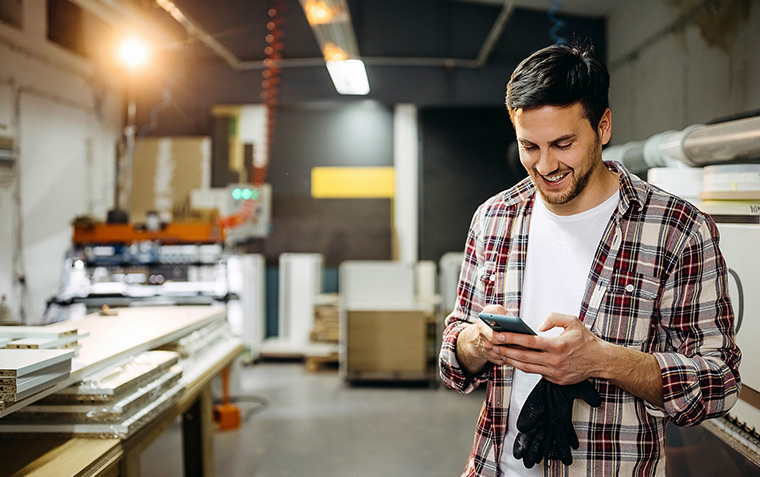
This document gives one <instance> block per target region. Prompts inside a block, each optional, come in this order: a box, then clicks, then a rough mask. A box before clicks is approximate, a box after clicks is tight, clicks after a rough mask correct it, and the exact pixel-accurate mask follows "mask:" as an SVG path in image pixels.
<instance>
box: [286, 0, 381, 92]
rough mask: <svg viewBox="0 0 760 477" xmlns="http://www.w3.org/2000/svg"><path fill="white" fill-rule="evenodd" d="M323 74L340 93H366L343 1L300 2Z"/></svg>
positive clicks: (303, 0) (359, 61)
mask: <svg viewBox="0 0 760 477" xmlns="http://www.w3.org/2000/svg"><path fill="white" fill-rule="evenodd" d="M300 2H301V7H303V10H304V13H305V14H306V20H307V21H308V22H309V25H311V29H312V31H313V32H314V36H315V37H316V38H317V43H319V47H320V49H321V50H322V56H323V57H324V59H325V64H326V65H327V71H329V73H330V78H331V79H332V81H333V84H334V85H335V89H336V90H338V93H340V94H368V93H369V80H368V79H367V71H366V70H365V69H364V63H363V62H362V61H361V60H360V59H359V58H360V57H359V48H358V47H357V45H356V35H355V34H354V28H353V26H352V25H351V15H350V14H349V11H348V5H347V3H346V0H300Z"/></svg>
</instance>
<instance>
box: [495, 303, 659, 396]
mask: <svg viewBox="0 0 760 477" xmlns="http://www.w3.org/2000/svg"><path fill="white" fill-rule="evenodd" d="M555 326H558V327H560V328H563V329H564V330H563V331H562V333H561V334H560V335H559V336H557V337H552V338H549V337H541V336H539V337H536V336H527V335H519V334H514V333H499V334H504V335H506V337H505V340H506V341H507V343H505V344H510V345H513V346H504V347H501V348H499V353H500V355H501V356H502V357H503V358H504V361H505V362H506V363H507V364H509V365H511V366H514V367H515V368H517V369H519V370H521V371H523V372H526V373H535V374H540V375H542V376H543V377H545V378H546V379H548V380H549V381H551V382H553V383H555V384H560V385H569V384H575V383H579V382H581V381H583V380H585V379H588V378H592V377H593V378H602V379H607V380H609V381H611V382H612V383H613V384H616V385H617V386H620V387H621V388H623V389H625V390H626V391H628V392H630V393H631V394H634V395H636V396H638V397H640V398H642V399H644V400H646V401H648V402H650V403H652V404H654V405H656V406H662V405H663V392H662V376H661V372H660V367H659V365H658V364H657V360H656V359H655V357H654V356H653V355H651V354H649V353H644V352H641V351H638V350H634V349H630V348H626V347H623V346H618V345H614V344H611V343H608V342H606V341H604V340H602V339H601V338H599V337H598V336H596V335H594V334H593V333H592V332H591V331H590V330H588V329H587V328H586V326H585V325H584V324H583V323H581V321H580V320H578V318H577V317H575V316H572V315H564V314H561V313H550V314H549V316H548V317H547V318H546V320H545V321H544V322H543V323H542V324H541V326H540V327H539V331H547V330H550V329H551V328H554V327H555ZM514 345H517V347H515V346H514ZM520 347H523V348H530V349H522V348H520Z"/></svg>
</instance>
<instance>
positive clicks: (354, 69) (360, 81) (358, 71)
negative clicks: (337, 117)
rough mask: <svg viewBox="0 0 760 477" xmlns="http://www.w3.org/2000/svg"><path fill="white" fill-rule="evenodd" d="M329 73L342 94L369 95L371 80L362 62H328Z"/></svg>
mask: <svg viewBox="0 0 760 477" xmlns="http://www.w3.org/2000/svg"><path fill="white" fill-rule="evenodd" d="M326 64H327V71H328V72H329V73H330V78H332V82H333V84H334V85H335V89H336V90H338V93H340V94H368V93H369V80H368V79H367V70H365V69H364V62H363V61H362V60H342V61H327V62H326Z"/></svg>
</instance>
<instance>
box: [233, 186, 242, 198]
mask: <svg viewBox="0 0 760 477" xmlns="http://www.w3.org/2000/svg"><path fill="white" fill-rule="evenodd" d="M242 194H243V191H241V190H240V189H239V188H235V189H232V198H233V199H235V200H240V197H241V195H242Z"/></svg>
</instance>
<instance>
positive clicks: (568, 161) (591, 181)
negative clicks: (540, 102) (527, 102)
mask: <svg viewBox="0 0 760 477" xmlns="http://www.w3.org/2000/svg"><path fill="white" fill-rule="evenodd" d="M513 121H514V126H515V133H516V135H517V142H518V144H519V148H520V162H522V165H523V166H524V167H525V169H526V170H527V171H528V174H529V175H530V177H531V179H532V180H533V183H534V184H535V185H536V187H537V189H538V192H539V193H540V194H541V198H542V199H543V200H544V202H545V203H546V206H547V208H548V209H549V210H551V211H552V212H554V213H555V214H558V215H571V214H577V213H579V212H583V211H584V210H588V209H590V208H593V207H595V206H596V205H599V204H600V203H602V202H603V201H604V200H605V199H607V198H608V197H609V195H610V193H611V191H612V190H613V189H611V187H617V176H616V174H614V173H611V172H610V171H609V170H607V168H606V167H605V166H604V164H603V163H602V145H603V144H606V143H607V141H609V138H610V134H611V131H612V113H611V112H610V110H609V109H608V110H607V111H605V113H604V115H603V116H602V119H601V121H600V122H599V126H598V127H597V128H596V129H594V128H592V127H591V124H590V123H589V121H588V119H587V118H586V116H585V114H584V111H583V106H582V105H581V104H580V103H573V104H572V105H570V106H567V107H558V106H542V107H539V108H535V109H527V110H524V109H518V110H517V111H515V112H514V114H513ZM610 174H612V176H610ZM613 176H614V177H613Z"/></svg>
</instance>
